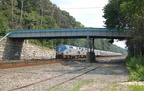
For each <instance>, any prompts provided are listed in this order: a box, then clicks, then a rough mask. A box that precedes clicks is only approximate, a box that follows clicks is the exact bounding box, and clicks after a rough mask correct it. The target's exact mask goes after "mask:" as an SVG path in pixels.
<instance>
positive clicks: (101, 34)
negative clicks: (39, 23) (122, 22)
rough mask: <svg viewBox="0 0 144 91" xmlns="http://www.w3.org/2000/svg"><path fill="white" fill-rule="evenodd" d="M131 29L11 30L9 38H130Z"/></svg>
mask: <svg viewBox="0 0 144 91" xmlns="http://www.w3.org/2000/svg"><path fill="white" fill-rule="evenodd" d="M131 34H132V32H131V31H130V30H126V31H123V32H122V31H121V32H120V31H118V30H109V29H105V28H83V29H48V30H19V31H18V30H17V31H11V32H9V35H8V37H9V38H24V39H33V38H85V37H87V36H89V37H94V38H115V39H119V38H124V39H125V38H130V37H131Z"/></svg>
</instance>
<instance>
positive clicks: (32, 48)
mask: <svg viewBox="0 0 144 91" xmlns="http://www.w3.org/2000/svg"><path fill="white" fill-rule="evenodd" d="M55 55H56V52H55V50H52V49H48V48H44V47H39V46H37V45H33V44H30V43H28V40H22V39H16V40H14V39H12V41H11V40H10V39H7V40H4V41H2V42H0V60H3V59H4V60H7V59H8V60H9V59H12V60H19V59H25V60H27V59H50V58H55Z"/></svg>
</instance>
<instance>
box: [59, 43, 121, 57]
mask: <svg viewBox="0 0 144 91" xmlns="http://www.w3.org/2000/svg"><path fill="white" fill-rule="evenodd" d="M87 50H88V48H85V47H77V46H71V45H64V44H59V45H57V46H56V59H63V58H67V59H70V58H82V57H86V53H87ZM94 52H95V56H97V57H106V56H121V55H122V54H121V53H116V52H110V51H102V50H94Z"/></svg>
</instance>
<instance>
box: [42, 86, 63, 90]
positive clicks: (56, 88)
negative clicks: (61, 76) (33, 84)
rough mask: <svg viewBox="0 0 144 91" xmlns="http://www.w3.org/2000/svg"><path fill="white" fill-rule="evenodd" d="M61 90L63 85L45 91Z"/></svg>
mask: <svg viewBox="0 0 144 91" xmlns="http://www.w3.org/2000/svg"><path fill="white" fill-rule="evenodd" d="M59 88H62V86H61V85H58V86H55V87H53V88H50V89H48V90H44V91H57V90H58V89H59Z"/></svg>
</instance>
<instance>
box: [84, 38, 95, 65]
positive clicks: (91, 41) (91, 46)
mask: <svg viewBox="0 0 144 91" xmlns="http://www.w3.org/2000/svg"><path fill="white" fill-rule="evenodd" d="M87 48H88V50H87V54H86V62H88V63H94V62H96V60H95V53H94V38H92V39H90V38H89V36H87Z"/></svg>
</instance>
